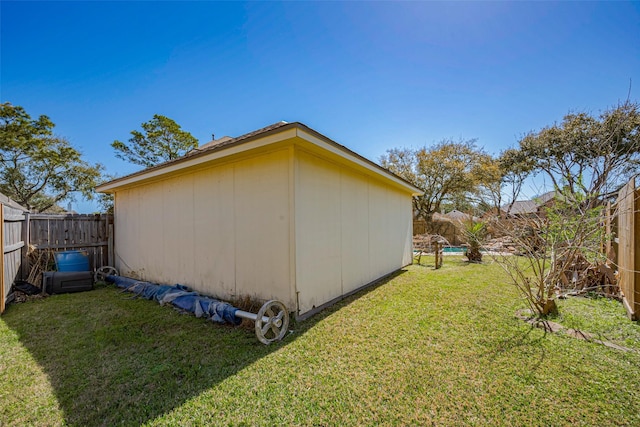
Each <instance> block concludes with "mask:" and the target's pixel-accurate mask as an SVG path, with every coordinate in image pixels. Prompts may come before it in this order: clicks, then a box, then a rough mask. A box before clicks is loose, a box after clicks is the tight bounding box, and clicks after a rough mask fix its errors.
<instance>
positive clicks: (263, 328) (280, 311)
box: [255, 300, 289, 344]
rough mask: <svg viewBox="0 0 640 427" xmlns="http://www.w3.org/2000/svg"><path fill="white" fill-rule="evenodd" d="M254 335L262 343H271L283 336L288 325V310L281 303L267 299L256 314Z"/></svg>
mask: <svg viewBox="0 0 640 427" xmlns="http://www.w3.org/2000/svg"><path fill="white" fill-rule="evenodd" d="M255 322H256V336H257V337H258V340H260V342H261V343H263V344H271V343H272V342H274V341H280V340H281V339H282V338H284V336H285V334H286V333H287V328H288V327H289V312H288V311H287V308H286V307H285V306H284V304H283V303H281V302H280V301H276V300H271V301H267V302H266V303H265V304H264V305H263V306H262V307H260V311H258V314H257V316H256V320H255Z"/></svg>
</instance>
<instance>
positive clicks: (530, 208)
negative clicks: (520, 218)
mask: <svg viewBox="0 0 640 427" xmlns="http://www.w3.org/2000/svg"><path fill="white" fill-rule="evenodd" d="M509 206H511V208H510V209H509ZM501 209H502V210H503V211H505V212H506V211H507V210H508V211H509V213H510V214H512V215H523V214H530V213H536V212H538V204H537V203H536V202H534V201H533V200H517V201H515V202H513V204H511V205H509V204H507V205H503V206H502V208H501Z"/></svg>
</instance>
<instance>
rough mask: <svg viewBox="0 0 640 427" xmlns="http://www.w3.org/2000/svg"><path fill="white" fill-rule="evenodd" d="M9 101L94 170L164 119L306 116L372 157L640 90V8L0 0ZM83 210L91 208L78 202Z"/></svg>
mask: <svg viewBox="0 0 640 427" xmlns="http://www.w3.org/2000/svg"><path fill="white" fill-rule="evenodd" d="M0 13H1V15H0V19H1V30H0V31H1V34H0V36H1V41H0V43H1V45H0V48H1V52H0V53H1V56H0V61H1V62H0V72H1V74H0V100H1V101H2V102H6V101H8V102H11V103H13V104H15V105H21V106H23V107H24V108H25V109H26V110H27V112H28V113H29V114H31V116H32V117H37V116H39V115H41V114H46V115H48V116H49V117H50V118H51V119H52V120H53V122H54V123H56V129H55V130H56V132H57V133H58V134H59V135H61V136H64V137H66V138H68V139H69V140H70V141H71V143H72V144H73V145H74V146H75V147H77V148H79V149H80V150H81V151H82V152H83V153H84V156H85V158H86V159H87V160H88V161H90V162H100V163H102V164H104V165H105V166H106V169H107V172H109V173H111V174H118V175H124V174H127V173H131V172H134V171H135V170H137V169H138V167H137V166H135V165H131V164H128V163H125V162H123V161H121V160H118V159H116V158H115V157H114V155H113V149H112V148H111V146H110V143H111V142H112V141H113V140H115V139H119V140H122V141H126V140H127V139H128V138H129V136H130V135H129V132H130V131H131V130H133V129H139V128H140V124H141V123H142V122H146V121H148V120H150V119H151V118H152V116H153V115H154V114H162V115H166V116H168V117H170V118H172V119H174V120H175V121H176V122H178V123H179V124H180V125H181V126H182V127H183V128H184V129H185V130H187V131H189V132H191V133H192V134H193V135H194V136H195V137H196V138H198V139H199V140H200V143H206V142H207V141H209V140H210V137H211V134H212V133H215V135H216V137H220V136H223V135H230V136H238V135H241V134H243V133H246V132H250V131H252V130H255V129H258V128H260V127H263V126H266V125H268V124H271V123H274V122H277V121H280V120H286V121H289V122H292V121H300V122H303V123H305V124H306V125H308V126H310V127H312V128H314V129H316V130H317V131H319V132H321V133H323V134H325V135H326V136H328V137H330V138H332V139H334V140H336V141H338V142H340V143H341V144H343V145H346V146H347V147H349V148H351V149H352V150H354V151H356V152H358V153H360V154H362V155H363V156H365V157H367V158H369V159H371V160H374V161H378V160H379V158H380V156H381V155H382V154H384V152H385V151H386V150H387V149H388V148H392V147H402V146H410V147H417V146H422V145H430V144H433V143H435V142H437V141H440V140H441V139H443V138H456V139H457V138H478V144H479V145H480V146H482V147H484V148H485V150H486V151H488V152H490V153H494V154H497V153H498V152H499V151H501V150H503V149H505V148H507V147H510V146H514V145H516V144H517V141H518V139H519V138H520V137H521V136H522V135H523V134H525V133H527V132H529V131H532V130H538V129H540V128H541V127H543V126H546V125H550V124H552V123H553V122H555V121H559V120H561V119H562V116H563V115H564V114H566V113H567V112H569V111H577V110H580V111H589V112H592V113H598V112H599V111H601V110H603V109H606V108H607V107H610V106H613V105H615V104H617V103H618V102H619V101H621V100H624V99H626V98H627V95H628V92H629V87H630V85H631V98H632V99H634V100H638V99H640V3H624V2H603V3H597V2H584V3H583V2H561V3H551V2H531V3H529V2H287V3H279V2H255V3H241V2H224V3H218V2H151V1H143V2H124V1H117V2H93V1H91V2H26V1H23V2H11V1H5V0H3V1H2V2H0ZM73 206H74V208H75V209H76V210H79V211H83V212H91V211H93V210H95V209H96V208H95V206H94V205H92V204H87V203H74V205H73Z"/></svg>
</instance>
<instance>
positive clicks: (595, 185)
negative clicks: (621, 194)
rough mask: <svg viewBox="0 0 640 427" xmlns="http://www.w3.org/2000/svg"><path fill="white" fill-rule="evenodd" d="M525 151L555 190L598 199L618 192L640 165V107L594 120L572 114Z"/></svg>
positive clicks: (533, 137) (624, 107)
mask: <svg viewBox="0 0 640 427" xmlns="http://www.w3.org/2000/svg"><path fill="white" fill-rule="evenodd" d="M520 151H521V152H522V153H523V155H524V156H525V157H527V158H529V159H531V160H532V161H533V162H534V168H535V170H537V171H539V172H543V173H545V175H546V176H548V177H549V178H550V179H551V181H552V183H553V186H554V188H565V187H566V188H567V190H568V192H569V194H570V195H578V194H585V195H586V198H585V203H587V204H588V205H590V206H593V203H594V201H595V200H596V198H597V197H598V196H600V195H602V194H605V193H608V192H610V191H613V190H616V189H617V188H618V187H619V186H620V184H622V183H623V182H626V181H627V180H628V179H629V177H630V175H632V174H635V173H637V172H638V166H639V165H640V106H639V105H638V103H637V102H631V101H626V102H625V103H623V104H620V105H618V106H617V107H615V108H611V109H608V110H606V111H605V112H603V113H602V114H600V115H599V116H597V117H596V116H593V115H591V114H588V113H571V114H567V115H566V116H565V117H564V119H563V120H562V122H561V123H560V124H554V125H553V126H549V127H546V128H544V129H542V130H540V131H539V132H532V133H530V134H528V135H526V136H525V137H524V138H523V139H522V140H520Z"/></svg>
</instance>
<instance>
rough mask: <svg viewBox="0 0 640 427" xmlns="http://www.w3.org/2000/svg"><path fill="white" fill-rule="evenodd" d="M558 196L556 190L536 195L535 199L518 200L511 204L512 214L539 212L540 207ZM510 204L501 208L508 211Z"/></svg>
mask: <svg viewBox="0 0 640 427" xmlns="http://www.w3.org/2000/svg"><path fill="white" fill-rule="evenodd" d="M555 196H556V192H555V191H549V192H546V193H544V194H542V195H540V196H538V197H534V198H533V200H517V201H515V202H513V205H511V209H510V210H509V213H510V214H512V215H526V214H533V213H536V212H538V208H539V207H540V206H542V205H544V204H545V203H547V202H548V201H550V200H552V199H553V198H554V197H555ZM509 206H510V204H506V205H503V206H502V207H501V208H500V209H502V210H503V211H504V212H506V211H507V210H508V209H509Z"/></svg>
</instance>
